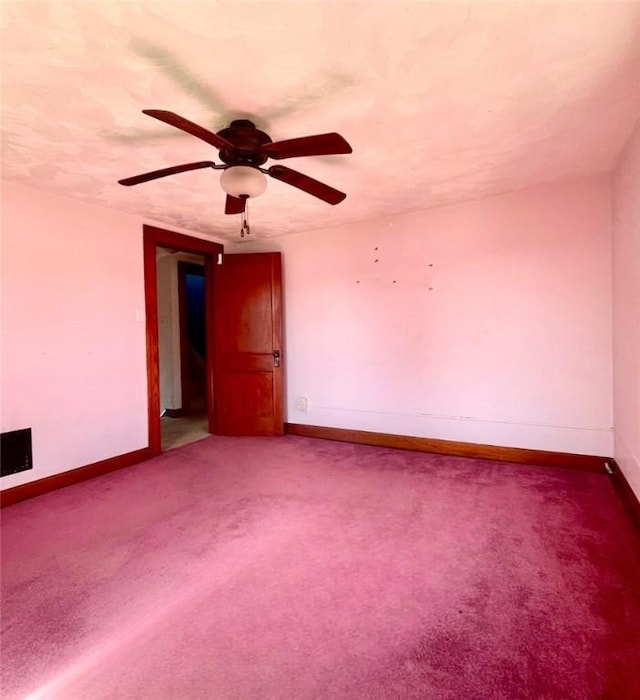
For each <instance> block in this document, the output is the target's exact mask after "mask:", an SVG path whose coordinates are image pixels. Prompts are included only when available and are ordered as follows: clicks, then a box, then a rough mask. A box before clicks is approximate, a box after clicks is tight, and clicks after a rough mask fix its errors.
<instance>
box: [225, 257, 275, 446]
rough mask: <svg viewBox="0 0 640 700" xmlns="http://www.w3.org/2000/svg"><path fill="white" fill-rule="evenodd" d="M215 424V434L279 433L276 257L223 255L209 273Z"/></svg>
mask: <svg viewBox="0 0 640 700" xmlns="http://www.w3.org/2000/svg"><path fill="white" fill-rule="evenodd" d="M214 317H215V322H214V335H215V351H214V356H215V360H214V362H215V425H216V432H217V433H219V434H221V435H282V433H283V432H284V419H283V396H282V393H283V381H282V372H283V368H282V362H283V347H282V263H281V257H280V253H247V254H237V255H226V254H225V255H224V256H223V257H222V264H221V265H216V267H215V273H214Z"/></svg>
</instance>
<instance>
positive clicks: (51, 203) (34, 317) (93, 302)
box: [1, 183, 148, 488]
mask: <svg viewBox="0 0 640 700" xmlns="http://www.w3.org/2000/svg"><path fill="white" fill-rule="evenodd" d="M2 232H3V242H2V297H3V298H2V302H3V303H2V384H1V389H2V416H1V428H2V431H6V430H15V429H18V428H25V427H31V428H32V431H33V461H34V468H33V470H30V471H26V472H22V473H20V474H16V475H12V476H9V477H4V478H3V479H2V488H8V487H10V486H15V485H17V484H20V483H25V482H27V481H32V480H34V479H38V478H42V477H44V476H48V475H50V474H54V473H57V472H61V471H66V470H68V469H73V468H75V467H79V466H84V465H86V464H90V463H92V462H96V461H99V460H102V459H106V458H108V457H113V456H115V455H118V454H122V453H124V452H129V451H131V450H136V449H139V448H141V447H145V446H146V445H147V442H148V440H147V415H146V413H147V388H146V350H145V325H144V313H143V310H144V285H143V275H142V222H141V221H140V220H139V219H138V218H137V217H132V216H127V215H124V214H119V213H117V212H115V211H111V210H109V209H105V208H101V207H97V206H92V205H87V204H82V203H80V202H77V201H74V200H70V199H66V198H62V197H59V196H57V195H52V194H47V193H45V192H41V191H38V190H33V189H29V188H26V187H22V186H19V185H15V184H9V183H3V190H2Z"/></svg>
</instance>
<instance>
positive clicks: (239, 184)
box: [220, 165, 267, 199]
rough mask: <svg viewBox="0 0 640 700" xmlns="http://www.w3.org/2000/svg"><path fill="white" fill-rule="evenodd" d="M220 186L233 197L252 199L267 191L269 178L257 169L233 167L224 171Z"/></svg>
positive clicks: (243, 166)
mask: <svg viewBox="0 0 640 700" xmlns="http://www.w3.org/2000/svg"><path fill="white" fill-rule="evenodd" d="M220 186H221V187H222V189H223V190H224V191H225V192H226V193H227V194H228V195H230V196H231V197H238V198H239V199H250V198H252V197H258V196H260V195H261V194H262V193H263V192H264V191H265V190H266V189H267V178H266V177H265V176H264V175H263V174H262V173H261V172H260V171H259V170H258V169H257V168H252V167H250V166H248V165H233V166H231V167H229V168H226V169H225V170H224V171H223V173H222V176H221V177H220Z"/></svg>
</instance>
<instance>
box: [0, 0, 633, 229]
mask: <svg viewBox="0 0 640 700" xmlns="http://www.w3.org/2000/svg"><path fill="white" fill-rule="evenodd" d="M639 27H640V4H639V3H636V2H620V3H611V2H603V3H599V2H585V3H579V2H562V1H556V2H552V3H540V2H515V0H514V1H513V2H509V3H504V2H503V3H488V2H478V1H476V2H473V3H469V4H466V3H460V2H448V3H429V2H412V3H404V2H358V3H343V2H302V1H298V2H296V3H282V2H278V3H271V2H268V1H266V0H265V1H261V2H242V1H238V0H235V1H234V2H228V3H227V2H214V1H213V0H209V1H208V2H188V1H184V0H180V1H176V2H170V1H166V0H164V1H160V0H157V1H156V2H149V3H144V2H117V1H115V0H108V1H101V0H92V1H91V2H88V1H82V2H64V0H54V1H53V2H29V1H28V0H13V1H12V0H4V2H3V3H2V45H1V46H2V78H3V99H2V134H3V162H2V174H3V177H4V178H5V179H7V180H14V181H18V182H22V183H25V184H27V185H31V186H33V187H36V188H41V189H47V190H53V191H56V192H60V193H62V194H64V195H66V196H69V197H74V198H78V199H81V200H85V201H89V202H97V203H101V204H104V205H107V206H109V207H113V208H116V209H119V210H122V211H127V212H132V213H137V214H140V215H142V216H143V217H145V218H147V219H149V220H154V221H156V222H163V223H165V224H167V225H171V224H173V225H174V226H178V227H183V228H186V229H189V230H192V231H198V232H202V233H205V234H207V235H210V236H214V237H216V238H221V239H224V238H236V237H237V236H238V231H239V221H238V217H237V216H234V217H228V216H225V215H224V214H223V207H224V195H223V192H222V190H221V189H220V187H219V184H218V179H219V175H220V173H219V171H212V170H208V169H207V170H199V171H193V172H189V173H184V174H180V175H175V176H173V177H169V178H165V179H163V180H155V181H152V182H148V183H145V184H141V185H138V186H135V187H130V188H125V187H122V186H120V185H118V184H117V183H116V181H117V180H118V179H120V178H123V177H127V176H131V175H136V174H138V173H141V172H145V171H148V170H155V169H157V168H162V167H166V166H170V165H175V164H179V163H186V162H190V161H198V160H208V159H217V158H216V156H217V153H216V151H215V149H212V148H211V147H210V146H208V145H207V144H206V143H204V142H202V141H199V140H198V139H196V138H194V137H192V136H189V135H186V134H184V133H182V132H180V131H177V130H175V129H172V128H171V127H169V126H166V125H164V124H162V123H161V122H158V121H156V120H154V119H152V118H150V117H148V116H145V115H143V114H141V110H142V109H147V108H155V109H168V110H171V111H174V112H177V113H179V114H180V115H182V116H184V117H187V118H188V119H191V120H192V121H195V122H198V123H200V124H202V125H203V126H206V127H208V128H212V129H218V128H221V127H223V126H225V125H226V124H227V123H228V122H229V120H230V119H232V118H236V117H242V116H249V117H251V118H253V119H254V121H256V123H257V125H258V126H259V127H261V128H264V129H266V130H267V131H268V133H269V134H270V136H271V137H272V139H273V140H274V141H275V140H280V139H286V138H293V137H296V136H304V135H308V134H313V133H322V132H326V131H338V132H340V133H341V134H342V135H343V136H344V137H345V138H346V139H347V140H348V141H349V142H350V143H351V145H352V146H353V150H354V153H353V154H352V155H349V156H330V157H325V158H320V157H316V158H298V159H293V160H288V161H284V163H285V164H287V165H289V166H291V167H294V168H296V169H299V170H301V171H302V172H305V173H307V174H309V175H311V176H313V177H316V178H318V179H320V180H324V181H326V182H327V183H329V184H331V185H333V186H334V187H337V188H338V189H341V190H343V191H345V192H347V193H348V197H347V199H346V200H345V201H344V202H343V203H342V204H339V205H338V206H335V207H332V206H329V205H327V204H325V203H324V202H321V201H319V200H316V199H314V198H313V197H310V196H309V195H306V194H304V193H303V192H301V191H299V190H297V189H294V188H292V187H288V186H287V185H285V184H283V183H280V182H278V181H275V180H270V181H269V187H268V189H267V192H266V193H265V194H264V195H263V196H262V197H260V198H259V199H256V200H255V201H254V202H252V206H251V223H252V229H253V231H254V233H255V234H257V236H260V237H268V236H277V235H281V234H284V233H290V232H298V231H305V230H310V229H314V228H319V227H325V226H332V225H338V224H343V223H348V222H353V221H363V220H368V219H375V218H377V217H380V216H384V215H388V214H394V213H401V212H405V211H413V210H417V209H426V208H430V207H434V206H439V205H443V204H447V203H452V202H457V201H463V200H468V199H474V198H477V197H481V196H484V195H488V194H495V193H499V192H506V191H511V190H516V189H521V188H523V187H527V186H530V185H533V184H536V183H540V182H547V181H551V180H556V179H564V178H569V177H575V176H581V175H585V174H592V173H599V172H606V171H608V170H610V169H611V167H612V165H613V163H614V161H615V159H616V157H617V155H618V154H619V152H620V150H621V147H622V145H623V144H624V141H625V140H626V138H627V137H628V135H629V133H630V132H631V129H632V127H633V123H634V122H635V120H636V119H637V117H638V114H639V105H640V102H639V98H640V93H639V90H640V70H639V61H640V55H639V48H640V41H639V39H640V36H639V31H638V30H639ZM267 165H269V164H267Z"/></svg>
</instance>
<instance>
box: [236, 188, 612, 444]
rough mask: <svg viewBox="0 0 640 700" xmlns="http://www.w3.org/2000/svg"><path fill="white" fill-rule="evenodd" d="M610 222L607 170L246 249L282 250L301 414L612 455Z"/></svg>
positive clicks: (291, 396)
mask: <svg viewBox="0 0 640 700" xmlns="http://www.w3.org/2000/svg"><path fill="white" fill-rule="evenodd" d="M610 225H611V224H610V201H609V188H608V183H607V182H606V180H604V179H602V180H589V181H584V182H580V183H574V184H564V185H553V186H543V187H538V188H535V189H531V190H527V191H523V192H520V193H516V194H510V195H503V196H499V197H493V198H489V199H484V200H480V201H475V202H470V203H466V204H461V205H455V206H450V207H443V208H440V209H435V210H430V211H421V212H416V213H412V214H405V215H399V216H394V217H388V218H386V219H382V220H377V221H371V222H366V223H361V224H355V225H350V226H344V227H336V228H330V229H325V230H318V231H315V232H309V233H304V234H300V235H291V236H286V237H283V238H279V239H275V240H273V241H264V242H262V243H261V242H259V241H258V242H255V243H253V244H251V243H249V244H247V243H242V244H238V245H237V246H236V250H237V251H238V252H242V251H244V252H247V251H249V250H257V249H270V250H274V249H279V250H282V251H283V253H284V268H285V297H286V328H287V350H288V355H287V386H288V420H289V421H291V422H294V423H309V424H314V425H324V426H335V427H344V428H355V429H363V430H373V431H382V432H388V433H398V434H404V435H418V436H428V437H435V438H443V439H451V440H461V441H468V442H480V443H490V444H496V445H507V446H515V447H528V448H538V449H547V450H559V451H566V452H576V453H586V454H601V455H607V456H608V455H611V454H612V449H613V446H612V429H611V426H612V403H611V395H612V386H611V383H612V379H611V377H612V368H611V362H612V357H611V259H610ZM253 228H254V229H255V232H256V234H257V235H258V236H259V232H260V224H259V222H258V221H255V220H254V226H253ZM376 261H377V262H376ZM300 396H305V397H308V399H309V402H310V404H309V407H310V408H309V411H308V412H301V411H298V410H296V408H295V400H296V398H297V397H300Z"/></svg>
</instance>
